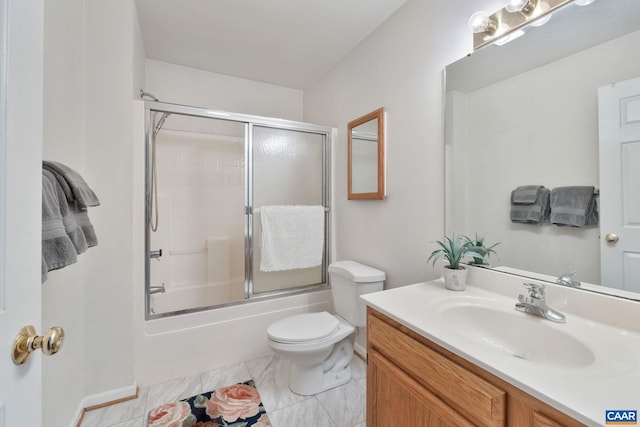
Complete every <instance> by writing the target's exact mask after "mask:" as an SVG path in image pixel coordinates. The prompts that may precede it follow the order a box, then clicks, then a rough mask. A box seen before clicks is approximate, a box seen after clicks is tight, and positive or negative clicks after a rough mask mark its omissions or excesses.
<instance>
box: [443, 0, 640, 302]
mask: <svg viewBox="0 0 640 427" xmlns="http://www.w3.org/2000/svg"><path fill="white" fill-rule="evenodd" d="M639 18H640V1H638V0H596V1H595V2H594V3H593V4H590V5H587V6H578V5H576V4H570V5H568V6H566V7H564V8H562V9H560V10H558V11H556V12H555V13H554V14H553V16H552V17H551V19H550V21H549V22H548V23H546V24H545V25H543V26H540V27H531V28H527V32H526V34H525V35H524V36H522V37H520V38H518V39H516V40H514V41H512V42H510V43H508V44H506V45H503V46H497V45H490V46H487V47H485V48H483V49H480V50H478V51H476V52H474V53H472V54H471V55H469V56H467V57H465V58H463V59H461V60H459V61H457V62H455V63H453V64H450V65H449V66H447V68H446V119H445V135H446V136H445V153H446V154H445V158H446V168H445V169H446V206H445V210H446V212H445V217H446V233H447V235H451V234H454V233H455V234H465V235H468V236H470V237H474V236H475V234H476V233H477V234H478V235H482V236H484V238H485V242H486V243H487V244H492V243H496V242H502V243H501V244H500V245H499V246H497V247H496V248H495V250H496V251H497V252H498V256H495V255H491V257H490V258H489V259H488V261H489V263H490V264H489V268H495V269H498V270H503V271H508V272H511V273H516V274H521V275H522V276H525V277H534V278H537V279H541V280H549V281H555V279H556V278H557V277H559V276H561V275H563V274H564V273H566V272H568V271H576V272H577V273H576V278H577V279H578V280H580V281H581V282H582V283H583V286H582V287H583V288H585V289H590V290H596V291H601V292H605V293H611V294H615V295H619V296H623V297H630V298H634V299H638V298H640V293H639V292H640V261H638V260H640V252H636V253H632V252H628V253H626V254H623V256H626V257H627V259H625V260H622V259H620V260H619V261H614V262H607V263H605V264H604V265H603V264H602V263H601V259H602V257H603V256H604V252H606V251H608V250H609V249H610V248H611V246H612V243H610V242H607V241H605V236H606V235H607V234H608V233H612V232H616V231H615V230H605V229H602V228H601V227H599V226H589V227H567V226H565V227H561V226H557V225H552V224H544V225H532V224H522V223H513V222H511V220H510V208H511V200H510V196H511V191H512V190H513V189H515V188H516V187H519V186H523V185H544V186H545V187H546V188H548V189H553V188H556V187H563V186H593V187H594V188H595V189H600V187H601V179H602V176H604V174H613V175H616V174H617V175H621V174H623V173H624V174H627V175H630V176H635V177H636V178H635V180H636V181H635V182H636V183H635V184H634V185H636V187H628V188H627V189H626V190H625V191H626V193H625V197H628V198H630V199H633V203H635V204H636V206H635V208H634V209H635V210H636V212H635V213H632V215H631V217H633V218H635V219H638V218H640V213H638V211H640V194H638V195H636V194H637V193H640V191H639V187H638V186H637V185H638V181H639V179H638V176H640V172H639V171H638V170H640V162H636V163H635V164H634V163H633V162H630V163H627V165H626V166H624V165H623V167H622V169H624V168H626V169H624V172H623V171H622V169H621V167H620V166H617V165H616V164H613V163H602V162H604V159H603V158H601V156H600V154H599V153H600V150H601V148H600V146H599V144H600V139H601V138H599V131H602V129H601V128H602V126H599V120H601V119H602V117H601V116H602V112H601V111H600V112H599V107H598V102H599V88H602V87H606V86H609V87H614V86H615V85H614V83H616V82H623V81H628V80H631V79H635V78H640V49H639V48H638V46H640V19H639ZM601 97H602V95H601ZM637 101H639V102H636V103H634V104H633V105H634V106H633V108H634V109H637V111H636V112H635V113H633V114H634V115H635V119H636V120H637V121H638V123H639V124H640V97H639V98H637ZM630 111H631V110H630ZM629 114H631V112H630V113H629ZM638 127H640V126H638ZM638 140H640V138H638ZM639 145H640V144H636V146H635V147H636V148H634V150H635V151H636V152H640V147H638V146H639ZM630 146H631V145H630ZM639 156H640V155H639ZM603 185H604V184H603ZM634 190H635V191H634ZM611 200H612V199H611V197H610V194H609V193H608V192H603V191H600V195H599V200H598V202H599V210H600V214H601V219H602V216H603V215H604V213H605V212H608V213H607V215H612V214H611V213H610V212H611V210H615V209H617V208H616V206H614V205H615V204H616V203H613V202H611ZM607 210H608V211H607ZM613 215H614V216H615V215H618V216H620V217H622V216H624V215H626V216H627V217H628V216H629V212H625V213H624V215H623V213H619V214H616V213H615V212H614V214H613ZM634 215H635V217H634ZM633 218H632V219H633ZM600 224H602V221H601V222H600ZM639 226H640V222H636V224H635V227H636V228H638V227H639ZM622 238H623V236H620V239H622ZM634 260H635V263H634ZM614 264H615V265H614ZM612 268H613V269H614V270H615V269H617V270H620V269H622V270H623V271H622V273H620V272H619V271H618V272H617V273H613V274H612V273H611V271H610V270H612ZM616 274H617V275H616ZM620 274H622V275H623V276H626V277H627V279H629V278H631V279H632V280H626V283H623V281H622V280H620V279H619V278H620ZM615 288H617V289H615Z"/></svg>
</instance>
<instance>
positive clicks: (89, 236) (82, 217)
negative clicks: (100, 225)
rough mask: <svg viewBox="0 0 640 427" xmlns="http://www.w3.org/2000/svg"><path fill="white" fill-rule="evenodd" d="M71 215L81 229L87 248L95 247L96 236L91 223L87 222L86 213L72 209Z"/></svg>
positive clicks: (82, 210)
mask: <svg viewBox="0 0 640 427" xmlns="http://www.w3.org/2000/svg"><path fill="white" fill-rule="evenodd" d="M73 215H74V217H75V220H76V222H77V223H78V225H79V226H80V228H81V229H82V233H83V234H84V237H85V240H86V242H87V246H88V247H90V248H91V247H93V246H96V245H97V244H98V236H97V235H96V230H94V228H93V225H92V224H91V221H89V214H88V213H87V210H86V209H79V208H77V207H74V209H73Z"/></svg>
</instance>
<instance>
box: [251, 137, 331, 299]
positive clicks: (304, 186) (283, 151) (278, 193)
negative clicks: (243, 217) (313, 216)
mask: <svg viewBox="0 0 640 427" xmlns="http://www.w3.org/2000/svg"><path fill="white" fill-rule="evenodd" d="M326 143H327V142H326V136H325V135H323V134H319V133H312V132H308V131H300V130H289V129H276V128H271V127H263V126H257V125H256V126H253V132H252V142H251V146H252V147H251V157H252V160H253V162H252V164H253V169H252V191H251V194H250V198H251V199H252V206H253V215H251V217H252V224H251V226H252V227H253V245H252V253H253V257H252V264H251V265H252V275H251V276H252V283H251V284H250V285H249V288H250V290H249V294H250V295H253V294H261V293H269V292H277V291H281V290H284V289H291V288H301V289H303V288H304V287H308V286H312V285H318V284H322V283H326V280H325V278H326V268H325V267H326V259H327V225H328V221H327V219H326V218H327V214H326V213H325V215H324V227H323V232H324V236H323V238H324V247H323V262H322V263H321V264H320V265H318V266H315V267H310V268H302V269H293V270H283V271H261V268H260V261H261V258H262V255H263V254H262V227H261V213H260V210H261V208H262V207H265V206H299V205H304V206H327V205H328V203H327V188H328V182H327V181H328V177H327V173H328V172H327V167H326V166H325V165H326V162H327V159H326V157H325V156H326V152H327V150H325V145H324V144H326Z"/></svg>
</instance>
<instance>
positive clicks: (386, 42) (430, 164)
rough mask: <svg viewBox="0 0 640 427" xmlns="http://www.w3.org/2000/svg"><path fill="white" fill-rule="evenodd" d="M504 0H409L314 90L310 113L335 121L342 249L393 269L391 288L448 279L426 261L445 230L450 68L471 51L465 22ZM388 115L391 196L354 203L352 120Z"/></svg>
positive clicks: (311, 117)
mask: <svg viewBox="0 0 640 427" xmlns="http://www.w3.org/2000/svg"><path fill="white" fill-rule="evenodd" d="M502 6H503V2H501V1H496V0H484V1H481V0H476V1H468V0H451V1H437V2H436V1H424V0H409V1H407V3H405V5H404V6H402V7H401V8H400V9H399V10H398V11H397V12H396V13H395V14H394V15H393V16H392V17H391V18H390V19H388V20H387V21H386V22H385V23H383V24H382V25H381V26H380V27H379V28H378V29H377V30H376V31H374V32H373V33H372V34H371V35H370V36H369V37H368V38H367V39H366V40H364V42H363V43H362V44H360V45H359V46H358V47H356V48H355V49H354V50H353V51H352V52H351V53H350V54H349V55H348V56H347V57H346V58H344V59H343V60H342V61H341V62H340V63H339V64H338V65H337V66H336V67H335V68H334V69H333V70H332V71H331V72H329V73H328V74H327V75H326V76H325V77H324V78H323V79H322V81H320V82H319V83H318V84H316V85H315V86H314V87H312V88H310V89H309V90H306V91H305V103H304V120H305V121H311V122H317V123H322V124H325V125H329V126H335V127H337V128H338V130H339V137H338V140H337V142H336V144H335V145H334V150H335V157H336V161H335V163H334V165H333V166H334V182H335V188H336V192H335V195H334V196H335V200H336V201H335V206H336V223H335V227H336V247H337V258H338V259H354V260H358V261H361V262H363V263H365V264H370V265H372V266H374V267H376V268H380V269H381V270H384V271H385V272H386V273H387V282H386V287H397V286H401V285H406V284H410V283H415V282H419V281H422V280H425V279H430V278H435V277H438V276H440V269H439V268H436V269H434V268H433V267H431V265H427V263H426V259H427V256H428V254H429V253H430V252H431V251H432V250H433V249H434V247H433V245H432V244H431V243H430V242H432V241H434V240H437V239H439V238H441V237H442V234H443V232H444V207H443V199H444V172H443V164H444V160H443V136H442V117H443V111H442V107H443V94H442V92H443V89H442V71H443V69H444V67H445V66H446V65H447V64H448V63H451V62H453V61H455V60H457V59H459V58H461V57H463V56H464V55H466V54H467V53H469V52H470V51H471V50H472V35H471V34H470V33H469V32H468V30H467V27H466V23H467V19H468V18H469V16H470V15H471V14H472V13H473V12H475V11H476V10H477V9H485V10H487V11H489V12H493V11H495V10H497V9H499V8H500V7H502ZM379 107H384V108H385V110H386V112H387V198H386V200H384V201H348V200H347V184H346V183H347V179H346V176H347V164H346V152H347V148H346V147H347V139H346V127H347V123H348V122H349V121H351V120H354V119H355V118H358V117H360V116H362V115H364V114H366V113H369V112H370V111H373V110H375V109H377V108H379Z"/></svg>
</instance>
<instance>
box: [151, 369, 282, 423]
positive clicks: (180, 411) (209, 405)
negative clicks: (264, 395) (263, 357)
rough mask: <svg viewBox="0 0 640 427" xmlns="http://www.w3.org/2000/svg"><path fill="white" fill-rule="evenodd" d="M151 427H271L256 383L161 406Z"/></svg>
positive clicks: (215, 391) (238, 385) (244, 384)
mask: <svg viewBox="0 0 640 427" xmlns="http://www.w3.org/2000/svg"><path fill="white" fill-rule="evenodd" d="M147 426H148V427H187V426H191V427H223V426H229V427H250V426H253V427H271V421H269V417H268V416H267V411H266V410H265V409H264V406H263V405H262V399H261V398H260V394H259V393H258V390H256V386H255V383H254V382H253V380H249V381H246V382H244V383H239V384H234V385H230V386H228V387H221V388H219V389H216V390H214V391H210V392H208V393H203V394H199V395H197V396H192V397H190V398H188V399H184V400H180V401H178V402H173V403H168V404H166V405H162V406H158V407H157V408H154V409H152V410H151V412H149V420H148V421H147Z"/></svg>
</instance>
